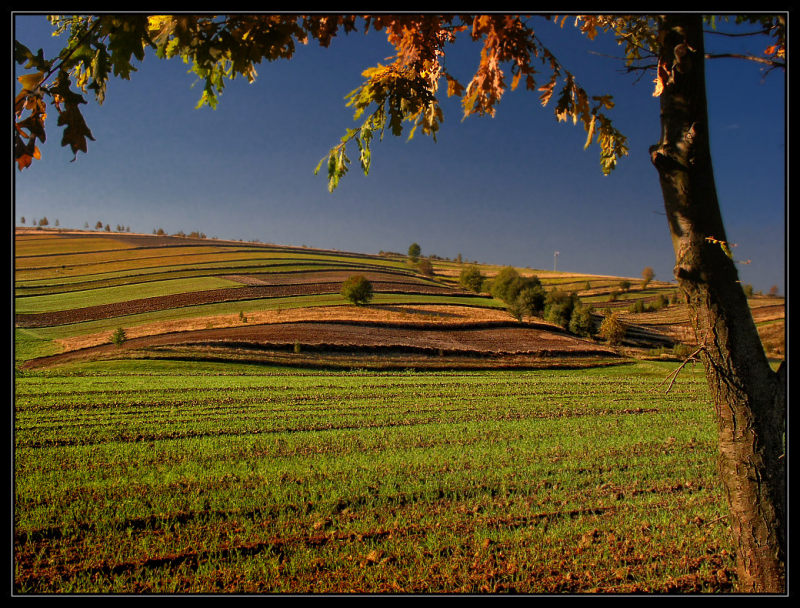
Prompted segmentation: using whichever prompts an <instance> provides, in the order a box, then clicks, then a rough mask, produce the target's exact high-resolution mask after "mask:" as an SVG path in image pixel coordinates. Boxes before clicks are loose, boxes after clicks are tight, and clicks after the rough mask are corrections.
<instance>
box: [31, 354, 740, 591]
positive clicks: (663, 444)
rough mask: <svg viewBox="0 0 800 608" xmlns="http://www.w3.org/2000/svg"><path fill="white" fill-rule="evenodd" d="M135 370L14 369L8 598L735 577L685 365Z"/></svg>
mask: <svg viewBox="0 0 800 608" xmlns="http://www.w3.org/2000/svg"><path fill="white" fill-rule="evenodd" d="M128 366H129V367H128ZM148 367H149V369H150V374H149V375H148V374H141V373H133V372H134V371H135V370H136V369H140V367H137V366H136V365H133V364H123V365H121V367H119V369H120V370H121V371H122V372H123V373H120V374H118V375H115V374H114V373H113V370H114V368H115V366H114V365H113V364H110V363H106V364H103V365H102V366H100V367H99V368H95V369H103V370H105V371H104V372H96V373H91V374H73V375H69V374H59V373H58V372H48V373H46V374H42V373H29V374H25V375H23V376H21V377H19V378H18V379H17V385H18V386H17V401H16V404H15V441H16V446H17V447H16V451H15V482H16V483H15V490H16V500H15V561H16V569H15V587H16V588H17V590H18V591H22V592H30V591H38V592H48V591H65V590H69V591H80V592H97V591H105V592H108V591H110V592H122V593H125V592H131V591H158V592H165V591H167V592H168V591H192V592H213V591H215V590H216V591H219V590H225V591H238V592H246V591H251V592H256V591H290V592H307V591H315V590H316V591H333V592H336V591H354V590H362V591H392V590H393V591H399V590H403V591H414V590H424V591H459V590H460V591H471V592H479V591H482V590H484V591H485V590H487V589H488V590H496V591H502V590H507V591H508V590H515V591H527V592H543V591H544V592H547V591H554V590H555V591H565V590H566V591H586V590H592V589H598V590H647V589H655V590H660V591H665V590H669V589H671V588H677V589H679V590H687V589H694V588H695V587H698V588H700V589H706V590H724V589H726V585H729V582H727V583H726V580H727V581H729V579H730V576H731V573H730V566H731V563H730V559H729V557H728V553H727V552H728V551H729V547H728V544H727V538H726V536H725V533H724V532H725V525H724V518H723V519H721V515H722V513H721V512H720V498H721V497H720V494H719V489H718V487H717V484H716V478H715V473H714V466H713V462H714V461H713V450H714V444H715V443H714V433H713V424H711V420H710V411H709V408H707V407H706V406H705V404H704V399H705V395H706V393H707V390H706V389H705V385H704V383H703V382H702V375H701V374H698V373H696V372H695V371H692V370H691V368H685V371H684V372H682V376H681V379H680V380H679V382H678V383H677V384H676V385H675V387H674V388H673V390H672V391H671V392H670V393H669V395H664V393H663V390H662V389H663V386H660V385H659V383H660V381H661V380H662V379H663V377H664V376H666V374H667V373H669V371H670V370H671V369H673V368H674V366H665V365H661V364H638V365H636V366H634V367H631V366H627V367H625V368H609V369H603V370H600V369H596V370H591V371H583V372H567V371H560V372H480V373H477V372H473V373H449V374H448V373H445V374H424V373H410V372H408V373H391V374H384V373H371V372H359V373H336V374H321V373H315V372H308V373H302V372H299V371H295V372H293V373H291V374H284V375H281V374H279V373H278V372H277V370H270V369H269V368H267V369H263V368H262V372H263V374H262V375H258V374H257V373H255V372H256V371H257V370H256V368H243V370H244V375H238V376H234V375H215V374H214V373H213V370H216V369H220V367H219V366H213V365H205V366H203V365H198V364H195V365H194V366H193V367H191V368H190V369H191V372H192V373H191V375H190V373H189V369H186V370H183V373H180V372H179V368H176V367H173V366H171V365H169V364H158V363H152V362H151V363H150V364H149V366H148ZM226 369H228V370H229V371H230V370H231V368H230V367H228V368H226ZM125 370H129V371H127V372H125ZM159 370H161V371H159ZM203 370H205V372H204V373H202V372H203ZM194 372H201V373H194ZM156 379H157V383H158V388H154V387H153V384H154V381H155V380H156ZM126 434H128V435H130V436H131V438H132V436H133V435H134V434H139V435H141V437H140V439H141V440H139V441H128V440H124V438H123V437H122V435H126ZM104 438H105V439H109V440H107V441H105V440H103V439H104ZM114 438H116V439H114ZM111 439H114V440H111ZM119 439H123V440H121V441H120V440H119ZM578 549H580V550H578ZM681 560H684V561H683V562H682V561H681ZM618 571H619V572H623V573H624V574H623V575H620V576H618ZM586 572H592V573H594V578H592V577H588V578H587V577H586V575H585V573H586ZM568 573H572V574H571V577H572V578H570V577H567V574H568ZM392 585H395V587H394V588H392ZM671 586H672V587H671Z"/></svg>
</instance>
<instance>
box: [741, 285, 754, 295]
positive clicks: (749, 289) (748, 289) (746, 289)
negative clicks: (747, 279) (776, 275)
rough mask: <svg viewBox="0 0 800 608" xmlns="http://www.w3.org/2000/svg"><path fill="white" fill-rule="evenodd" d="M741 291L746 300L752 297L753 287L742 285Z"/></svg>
mask: <svg viewBox="0 0 800 608" xmlns="http://www.w3.org/2000/svg"><path fill="white" fill-rule="evenodd" d="M742 290H743V291H744V295H745V296H746V297H748V298H752V297H753V286H752V285H750V284H749V283H748V284H747V285H742Z"/></svg>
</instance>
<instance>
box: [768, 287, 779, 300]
mask: <svg viewBox="0 0 800 608" xmlns="http://www.w3.org/2000/svg"><path fill="white" fill-rule="evenodd" d="M769 295H770V296H771V297H773V298H774V297H777V295H778V286H777V285H773V286H772V287H770V288H769Z"/></svg>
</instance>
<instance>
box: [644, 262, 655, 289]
mask: <svg viewBox="0 0 800 608" xmlns="http://www.w3.org/2000/svg"><path fill="white" fill-rule="evenodd" d="M655 276H656V273H655V271H654V270H653V269H652V268H650V266H645V268H644V270H642V289H646V288H647V286H648V285H649V284H650V281H652V280H653V277H655Z"/></svg>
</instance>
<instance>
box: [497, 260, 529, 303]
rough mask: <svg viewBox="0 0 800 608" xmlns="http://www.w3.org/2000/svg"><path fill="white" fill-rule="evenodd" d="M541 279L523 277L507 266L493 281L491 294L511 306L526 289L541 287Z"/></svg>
mask: <svg viewBox="0 0 800 608" xmlns="http://www.w3.org/2000/svg"><path fill="white" fill-rule="evenodd" d="M541 285H542V283H541V281H540V280H539V277H536V276H532V277H521V276H520V275H519V273H518V272H517V271H516V269H514V268H513V267H511V266H506V267H505V268H503V269H502V270H501V271H500V272H498V273H497V275H496V276H495V277H494V278H493V279H492V283H491V287H490V293H491V294H492V295H493V296H494V297H495V298H498V299H500V300H502V301H503V302H505V303H506V304H511V303H512V302H514V301H515V300H516V299H517V297H518V296H519V294H520V292H521V291H522V290H523V289H525V288H535V287H537V286H539V287H541Z"/></svg>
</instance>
